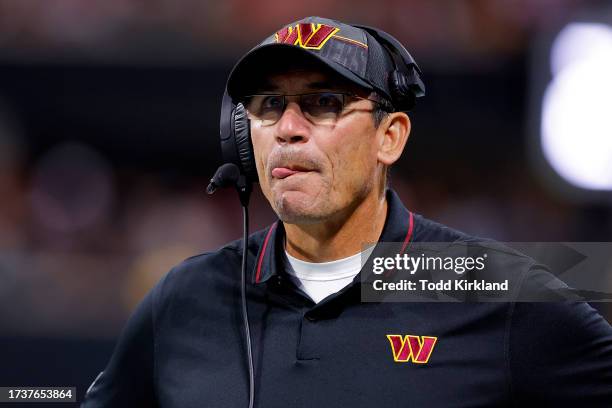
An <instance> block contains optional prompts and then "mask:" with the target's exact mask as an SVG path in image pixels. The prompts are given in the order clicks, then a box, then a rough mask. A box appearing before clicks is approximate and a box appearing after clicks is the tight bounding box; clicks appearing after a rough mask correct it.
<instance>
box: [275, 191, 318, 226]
mask: <svg viewBox="0 0 612 408" xmlns="http://www.w3.org/2000/svg"><path fill="white" fill-rule="evenodd" d="M321 204H322V203H320V202H316V199H315V198H313V197H311V196H310V195H308V194H306V193H304V192H301V191H285V192H282V193H281V194H280V195H278V196H276V197H275V198H274V206H273V207H274V212H276V215H277V216H278V218H280V220H281V221H282V222H284V223H287V224H314V223H317V222H320V221H321V220H324V219H325V218H327V215H326V211H325V210H324V208H322V207H323V206H322V205H321Z"/></svg>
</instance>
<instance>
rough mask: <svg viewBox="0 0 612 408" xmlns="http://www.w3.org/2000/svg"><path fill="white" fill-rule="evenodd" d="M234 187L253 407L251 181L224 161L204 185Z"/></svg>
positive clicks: (250, 405)
mask: <svg viewBox="0 0 612 408" xmlns="http://www.w3.org/2000/svg"><path fill="white" fill-rule="evenodd" d="M231 186H234V187H236V190H237V191H238V196H239V197H240V204H242V216H243V217H242V219H243V224H242V227H243V229H242V231H243V238H242V281H241V288H240V295H241V298H242V322H243V326H244V333H245V338H246V350H247V364H248V367H249V408H252V407H253V403H254V400H255V373H254V371H255V370H254V369H253V350H252V346H251V332H250V328H249V312H248V309H247V302H246V264H247V248H248V246H249V209H248V206H249V198H250V197H251V191H252V183H251V181H249V180H248V179H247V177H246V176H244V175H243V174H241V172H240V169H239V168H238V166H237V165H235V164H234V163H225V164H223V165H221V166H220V167H219V168H218V169H217V171H216V172H215V175H214V176H213V178H211V179H210V184H208V187H206V192H207V193H208V194H213V193H214V192H215V191H216V190H217V189H218V188H223V187H231Z"/></svg>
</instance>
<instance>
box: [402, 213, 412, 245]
mask: <svg viewBox="0 0 612 408" xmlns="http://www.w3.org/2000/svg"><path fill="white" fill-rule="evenodd" d="M408 214H410V217H409V221H408V233H406V238H404V243H403V244H402V250H401V251H400V253H402V252H404V249H406V246H408V243H409V242H410V238H412V230H413V229H414V216H413V215H412V212H410V211H408Z"/></svg>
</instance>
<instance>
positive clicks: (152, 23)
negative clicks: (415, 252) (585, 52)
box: [0, 0, 584, 61]
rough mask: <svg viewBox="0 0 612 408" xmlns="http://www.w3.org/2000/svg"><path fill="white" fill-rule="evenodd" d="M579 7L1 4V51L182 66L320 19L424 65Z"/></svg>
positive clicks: (345, 1) (521, 37)
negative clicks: (191, 58) (387, 42)
mask: <svg viewBox="0 0 612 408" xmlns="http://www.w3.org/2000/svg"><path fill="white" fill-rule="evenodd" d="M581 3H584V1H580V0H539V1H529V0H472V1H447V0H430V1H419V0H408V1H407V0H385V1H383V2H377V3H372V2H370V1H367V0H358V1H355V0H340V1H333V2H330V1H323V0H311V1H308V2H278V1H274V0H260V1H256V2H253V1H247V0H227V1H212V0H208V1H201V0H180V1H176V0H149V1H140V0H89V1H79V0H61V1H38V0H19V1H16V0H0V48H5V49H6V50H7V51H10V53H9V55H11V53H16V54H17V55H18V56H21V57H23V56H24V55H25V56H28V55H31V54H32V52H34V53H35V55H36V53H37V52H38V53H40V54H42V55H47V56H48V55H50V54H52V53H53V52H56V51H57V50H68V51H73V52H74V53H75V54H76V55H77V56H78V57H79V58H93V59H99V58H102V59H108V58H115V59H116V58H123V59H128V60H133V59H138V58H145V59H147V60H149V61H150V60H151V58H153V59H154V60H156V61H164V60H172V59H175V58H184V57H185V56H186V55H191V54H190V53H191V52H193V51H195V50H204V51H205V53H206V55H211V54H212V55H223V54H227V53H230V55H231V53H232V51H233V50H234V49H237V48H238V49H241V48H244V47H250V46H252V45H254V43H256V42H257V39H260V38H263V37H264V36H267V35H269V34H270V33H272V32H274V31H275V30H276V29H278V28H279V22H290V21H294V20H297V19H299V18H301V17H303V16H306V15H321V16H326V17H331V18H334V17H336V18H342V19H343V20H344V21H347V22H367V23H368V24H370V25H372V26H378V27H385V29H386V30H388V31H389V32H392V33H394V35H395V36H397V37H398V38H399V39H400V40H401V41H403V42H405V43H406V44H410V47H411V49H412V50H414V51H416V52H418V53H419V55H422V56H425V57H427V56H429V57H431V58H434V59H435V58H436V57H439V56H440V55H453V56H454V57H455V59H456V58H457V57H460V56H462V55H463V56H466V57H470V56H473V55H475V56H480V57H483V56H484V57H486V56H487V55H490V54H498V53H504V52H508V51H516V50H519V49H521V48H523V47H524V46H525V44H526V42H527V41H528V38H529V34H530V32H532V31H533V30H536V29H542V28H545V27H546V26H547V25H550V24H554V23H555V22H556V21H558V20H559V19H561V18H563V17H564V16H566V15H568V14H569V13H571V12H573V11H574V10H575V9H576V8H578V7H579V6H580V5H581ZM160 50H163V53H160ZM185 51H189V52H190V53H187V54H186V53H185ZM196 54H197V52H196Z"/></svg>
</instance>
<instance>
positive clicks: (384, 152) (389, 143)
mask: <svg viewBox="0 0 612 408" xmlns="http://www.w3.org/2000/svg"><path fill="white" fill-rule="evenodd" d="M376 133H377V140H378V154H377V157H378V161H379V162H380V163H382V164H384V165H386V166H390V165H392V164H393V163H395V162H396V161H397V159H399V157H400V156H401V155H402V152H403V151H404V146H406V142H407V141H408V136H410V118H409V117H408V115H406V114H405V113H404V112H393V113H390V114H389V115H388V116H387V117H386V118H385V119H384V120H383V121H382V123H381V124H380V126H379V127H378V130H377V131H376Z"/></svg>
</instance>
